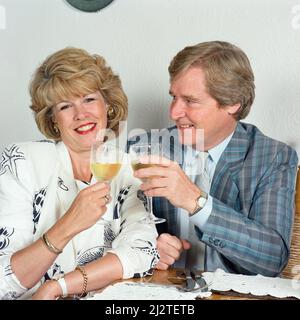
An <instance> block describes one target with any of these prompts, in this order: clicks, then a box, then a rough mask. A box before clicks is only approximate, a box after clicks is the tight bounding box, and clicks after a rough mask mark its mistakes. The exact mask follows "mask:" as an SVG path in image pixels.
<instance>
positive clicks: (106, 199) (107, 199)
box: [104, 194, 109, 203]
mask: <svg viewBox="0 0 300 320" xmlns="http://www.w3.org/2000/svg"><path fill="white" fill-rule="evenodd" d="M104 199H105V202H106V203H109V196H108V195H107V194H106V195H105V196H104Z"/></svg>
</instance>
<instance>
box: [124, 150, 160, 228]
mask: <svg viewBox="0 0 300 320" xmlns="http://www.w3.org/2000/svg"><path fill="white" fill-rule="evenodd" d="M160 153H161V146H160V144H157V145H151V144H134V145H131V146H130V147H129V156H130V161H131V166H132V169H133V171H136V170H139V169H143V168H149V167H153V166H156V164H154V163H151V162H149V163H142V162H140V158H141V157H144V156H149V157H151V156H157V155H160ZM150 160H151V159H150ZM151 178H155V176H153V177H148V178H147V179H151ZM146 200H147V209H148V210H147V211H148V216H147V217H146V218H142V219H141V221H142V222H148V223H154V224H158V223H163V222H165V221H166V219H164V218H158V217H156V216H155V215H154V213H153V208H152V204H153V203H152V197H149V196H146Z"/></svg>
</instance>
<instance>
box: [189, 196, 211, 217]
mask: <svg viewBox="0 0 300 320" xmlns="http://www.w3.org/2000/svg"><path fill="white" fill-rule="evenodd" d="M207 198H208V194H207V193H206V192H204V191H202V190H200V194H199V195H198V196H197V198H196V199H195V200H194V207H193V209H192V210H191V211H189V216H190V217H191V216H193V215H194V214H196V213H198V212H199V211H200V210H201V209H202V208H203V207H204V206H205V204H206V201H207Z"/></svg>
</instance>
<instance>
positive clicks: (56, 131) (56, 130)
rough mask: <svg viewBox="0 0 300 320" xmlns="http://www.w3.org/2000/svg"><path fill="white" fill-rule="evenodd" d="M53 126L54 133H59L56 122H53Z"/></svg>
mask: <svg viewBox="0 0 300 320" xmlns="http://www.w3.org/2000/svg"><path fill="white" fill-rule="evenodd" d="M53 128H54V131H55V133H59V129H58V126H57V124H56V123H54V125H53Z"/></svg>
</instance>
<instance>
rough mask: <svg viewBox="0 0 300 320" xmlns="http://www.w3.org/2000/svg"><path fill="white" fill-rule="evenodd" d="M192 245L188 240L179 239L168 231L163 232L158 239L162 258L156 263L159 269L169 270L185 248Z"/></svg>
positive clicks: (158, 247)
mask: <svg viewBox="0 0 300 320" xmlns="http://www.w3.org/2000/svg"><path fill="white" fill-rule="evenodd" d="M190 247H191V245H190V243H189V242H188V241H186V240H183V239H178V238H177V237H175V236H171V235H170V234H168V233H162V234H161V235H160V236H159V237H158V239H157V249H158V252H159V255H160V260H159V262H158V264H157V265H156V269H158V270H167V269H168V268H169V266H171V265H172V264H173V263H174V262H175V261H176V260H178V259H179V258H180V254H181V252H182V251H183V250H188V249H190Z"/></svg>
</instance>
